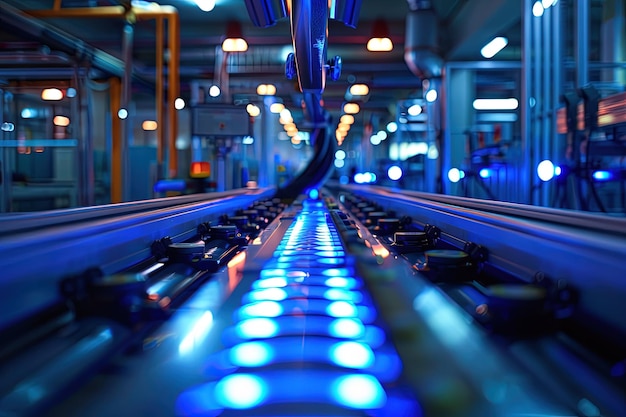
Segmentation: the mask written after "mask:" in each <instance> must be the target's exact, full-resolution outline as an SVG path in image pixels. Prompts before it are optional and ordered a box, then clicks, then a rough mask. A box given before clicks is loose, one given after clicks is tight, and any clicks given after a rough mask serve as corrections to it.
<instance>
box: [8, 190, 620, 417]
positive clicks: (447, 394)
mask: <svg viewBox="0 0 626 417" xmlns="http://www.w3.org/2000/svg"><path fill="white" fill-rule="evenodd" d="M360 194H361V192H360V191H359V190H354V189H353V190H349V192H348V193H346V192H345V191H336V192H334V194H331V193H325V194H324V198H322V199H318V198H304V197H299V198H298V199H296V200H295V201H293V202H291V204H290V205H289V206H286V205H281V208H280V210H274V211H270V210H269V208H270V207H275V206H276V205H277V204H279V203H278V202H277V201H274V202H273V203H272V200H265V201H263V200H262V199H263V198H265V197H266V196H265V195H263V194H261V197H259V198H258V199H257V198H254V203H253V201H249V202H246V203H243V200H242V204H239V210H238V212H237V213H235V214H234V215H233V212H234V210H233V208H234V206H226V207H222V210H221V211H220V212H219V214H217V212H215V213H213V214H211V215H209V216H208V217H211V219H210V221H207V216H205V217H204V218H203V219H199V220H195V222H194V221H190V222H191V223H193V224H194V227H192V228H191V231H187V232H177V233H176V234H173V236H174V238H173V239H172V237H168V238H166V236H167V235H168V234H156V233H150V234H149V235H150V239H144V241H145V240H149V242H147V243H145V246H146V248H144V249H143V253H145V252H146V251H148V252H151V254H152V255H153V256H151V257H150V256H143V257H142V258H141V259H140V261H138V262H128V261H127V266H126V267H125V268H121V269H120V270H117V271H115V270H113V271H100V274H96V275H94V276H91V277H90V278H88V279H87V278H85V276H82V277H81V279H78V278H76V274H65V275H63V274H61V275H63V278H62V279H60V281H57V280H52V281H54V282H55V283H56V284H58V283H59V282H63V283H66V284H67V277H68V276H72V277H73V278H72V281H70V282H71V283H73V284H75V285H73V286H71V287H72V288H75V287H77V286H78V287H80V285H79V284H81V285H87V286H88V287H89V291H86V294H79V293H76V292H74V293H71V294H70V295H68V293H67V292H66V293H65V296H67V297H68V299H69V300H71V301H72V302H73V304H72V305H73V311H72V312H71V313H69V314H70V315H71V316H72V317H69V318H66V319H65V326H67V325H70V326H78V324H77V323H83V324H85V325H87V324H88V323H90V324H89V326H95V327H94V328H95V329H96V330H94V331H92V332H91V333H89V332H88V330H85V329H86V328H82V327H81V329H80V330H77V333H76V334H77V335H76V336H75V337H74V339H73V341H71V342H67V343H66V344H65V345H63V344H62V343H61V342H59V341H58V340H57V345H58V346H67V347H66V348H62V347H58V348H57V352H56V353H57V355H52V354H51V352H49V353H48V354H49V356H50V358H51V359H50V362H46V361H45V360H41V361H42V363H48V366H44V367H43V368H42V369H40V370H39V372H37V371H35V370H32V369H31V370H30V371H29V372H26V371H25V370H24V369H23V368H20V366H17V370H16V365H12V366H13V368H11V367H10V366H8V365H7V364H9V362H13V361H12V359H13V358H16V357H19V358H21V357H23V356H24V355H17V354H16V353H15V352H9V353H7V354H6V355H5V356H4V360H3V362H2V364H3V368H2V369H3V370H2V381H3V384H2V386H1V387H0V388H2V390H3V394H2V399H1V400H0V410H2V412H4V413H5V414H7V415H12V414H11V413H13V415H42V414H45V415H50V416H57V415H58V416H61V415H63V416H68V415H90V416H92V415H93V416H98V415H103V416H104V415H148V414H149V415H164V416H166V415H225V416H228V415H242V416H252V415H259V416H261V415H337V416H339V415H341V416H343V415H347V416H350V415H370V416H387V415H393V416H398V415H406V416H420V415H425V416H431V415H436V416H474V415H476V416H478V415H481V416H489V415H492V416H508V415H511V416H514V415H515V416H519V415H555V416H556V415H558V416H565V415H594V414H593V412H594V410H596V409H597V410H599V412H601V414H597V415H607V416H611V415H616V416H619V415H621V414H620V411H621V410H622V409H623V407H624V400H623V396H620V393H621V392H623V391H622V390H623V389H624V375H623V372H622V374H619V363H620V360H622V361H623V359H624V358H623V356H622V357H620V356H619V355H620V354H619V348H620V347H621V346H620V342H619V339H615V340H616V346H615V347H616V348H617V349H606V350H603V349H601V348H599V347H598V346H594V344H593V343H591V344H590V345H586V344H584V343H582V342H580V341H579V340H578V339H577V337H578V336H580V334H581V333H584V332H583V331H581V330H579V329H578V328H577V327H574V326H573V325H572V320H571V319H570V317H572V316H573V317H577V315H580V314H583V313H584V314H587V315H589V316H592V317H595V319H594V322H595V320H598V321H601V322H602V323H605V322H606V320H604V317H603V314H608V315H610V314H611V313H615V311H611V310H610V309H609V311H608V312H606V311H604V310H603V311H599V310H602V309H596V308H595V306H594V303H593V302H592V301H589V300H583V302H581V301H579V299H580V298H581V297H580V296H579V295H578V293H577V291H576V289H577V288H578V282H577V281H576V279H573V280H572V279H570V280H568V285H565V286H563V281H560V282H561V284H560V285H561V287H559V285H557V286H555V287H553V286H552V285H551V283H552V282H553V276H552V271H551V270H549V269H547V270H546V271H545V275H544V281H543V282H538V281H537V282H534V281H532V282H531V280H529V279H528V276H527V275H526V274H525V273H524V272H525V269H524V267H523V265H522V266H520V265H519V264H518V261H517V260H515V259H512V257H510V256H507V253H506V251H507V250H508V249H507V248H505V249H500V248H498V247H496V246H494V245H493V244H492V243H491V240H490V239H496V238H497V236H494V235H492V236H491V237H490V238H487V239H485V240H480V239H475V236H474V235H473V233H474V231H475V230H477V229H478V230H479V229H480V228H478V227H467V228H466V229H464V230H465V232H464V233H458V232H457V231H458V229H460V228H461V226H460V223H461V221H460V220H458V219H456V220H452V221H450V223H445V221H444V220H443V218H439V217H437V216H429V217H428V220H429V222H428V224H426V222H422V219H421V217H420V216H422V212H421V211H420V210H418V209H417V208H416V207H415V206H413V205H412V204H413V203H410V202H409V197H407V196H403V197H402V198H399V197H398V195H397V194H396V195H395V197H394V199H393V200H395V203H393V204H390V200H391V199H387V198H386V197H385V196H384V193H383V192H381V191H379V192H378V193H374V194H378V198H379V202H375V201H373V198H374V197H376V195H372V194H370V195H367V192H363V193H362V195H360ZM405 197H406V200H404V201H402V199H403V198H405ZM394 204H395V207H394V206H393V205H394ZM246 206H249V208H248V210H247V213H246V214H245V215H244V214H243V213H244V211H246V210H241V208H242V207H246ZM254 206H256V209H254V208H253V207H254ZM403 210H404V211H406V213H403V212H402V211H403ZM440 210H441V208H440ZM450 210H451V211H454V209H450ZM462 212H463V209H458V210H457V214H458V216H457V217H461V213H462ZM226 213H228V214H229V215H225V214H226ZM260 213H261V214H260ZM270 213H273V214H272V215H270ZM377 213H378V214H377ZM380 213H386V215H382V214H380ZM409 215H411V216H412V217H411V216H409ZM448 216H450V213H448ZM477 216H478V214H476V213H473V214H472V215H470V216H467V217H468V218H469V219H468V220H466V221H468V222H474V223H476V222H477V219H478V217H477ZM451 217H453V216H451ZM472 217H473V218H472ZM493 217H494V215H493V214H486V215H485V218H487V219H489V218H491V219H492V220H493ZM244 218H245V219H244ZM454 218H456V217H454ZM247 219H250V222H248V221H247ZM244 220H245V221H244ZM396 220H397V221H396ZM518 221H519V219H518ZM524 221H527V220H524ZM186 222H187V221H186V220H184V221H183V222H182V223H186ZM255 222H256V223H255ZM217 223H221V224H220V225H219V226H218V225H217ZM236 223H238V226H237V230H238V232H237V233H236V234H232V233H231V232H230V230H232V228H231V227H230V225H235V224H236ZM121 224H124V223H123V222H122V223H121ZM255 225H256V226H255ZM466 226H467V224H466ZM138 227H141V226H138ZM181 227H183V229H186V230H188V229H189V225H184V226H181ZM211 227H213V229H214V231H213V233H211ZM521 227H522V226H521V225H519V224H518V225H517V226H516V227H512V228H510V229H509V230H508V233H509V234H511V235H513V234H514V233H515V232H516V230H517V232H519V230H520V229H521ZM516 228H517V229H516ZM502 233H504V232H502ZM563 233H565V231H563ZM568 233H573V232H572V231H571V230H570V231H569V232H568ZM604 238H605V241H606V239H609V241H610V238H609V237H607V236H606V235H605V236H604ZM168 239H169V240H168ZM522 242H523V241H522ZM518 244H519V245H524V243H521V244H520V243H518ZM229 245H230V246H229ZM226 246H228V247H229V248H235V249H234V250H232V252H230V253H229V255H228V256H227V257H226V258H225V259H224V260H223V262H222V263H220V264H217V265H211V266H210V267H208V266H207V265H208V263H207V262H205V261H204V259H205V258H204V256H206V255H207V254H209V253H216V250H214V248H222V249H224V248H225V247H226ZM544 247H550V244H549V243H545V244H544ZM615 247H617V248H619V245H617V244H616V245H615ZM147 248H151V249H147ZM118 250H119V249H118ZM616 250H617V249H616ZM109 251H111V252H113V251H114V249H113V247H111V249H109ZM190 253H191V254H192V255H191V256H189V254H190ZM194 253H195V254H197V253H200V254H202V259H196V258H194V256H195V255H193V254H194ZM520 253H521V254H522V255H524V256H523V257H522V258H523V259H524V261H532V262H539V260H538V259H535V258H531V257H530V256H529V255H528V254H524V250H520ZM509 255H510V253H509ZM505 258H506V259H505ZM610 258H611V257H607V259H610ZM194 259H196V260H194ZM503 260H506V262H504V261H503ZM202 262H204V263H202ZM521 263H522V264H523V263H524V262H521ZM554 263H555V264H558V263H559V262H558V261H555V262H554ZM198 265H201V266H200V267H198ZM611 265H612V264H611V263H607V264H606V267H607V268H608V269H606V271H608V272H609V273H611V269H610V268H612V266H611ZM561 278H562V277H561ZM611 278H612V277H609V278H607V280H609V279H611ZM85 280H86V281H85ZM557 281H558V280H554V282H557ZM511 288H515V290H514V291H516V292H515V295H514V296H511V293H510V291H511ZM570 290H571V291H570ZM617 290H619V287H618V289H617ZM507 291H508V292H507ZM533 291H534V292H533ZM553 293H554V294H558V296H559V297H563V296H564V294H565V295H568V296H570V295H571V297H572V298H571V300H570V299H563V298H557V300H558V301H559V302H558V303H557V302H556V301H555V299H554V298H552V294H553ZM537 294H540V295H537ZM547 294H550V296H548V295H547ZM506 296H508V298H507V297H506ZM521 299H525V301H529V300H530V301H531V302H530V303H527V302H525V301H520V300H521ZM537 299H539V302H537ZM533 301H534V304H533ZM548 301H549V302H548ZM538 305H539V307H538ZM528 306H530V308H529V307H528ZM617 313H619V311H617ZM601 319H602V320H601ZM94 323H95V324H94ZM543 323H547V325H543ZM617 324H619V320H617ZM98 326H100V327H98ZM607 326H608V327H607V328H611V329H616V332H617V334H621V333H620V332H621V331H622V329H620V327H619V325H615V323H612V322H611V320H608V324H607ZM9 327H10V326H9V325H7V326H6V328H9ZM33 327H36V326H34V325H33ZM570 327H572V328H571V329H570ZM583 327H584V328H585V329H586V327H585V326H583ZM64 328H67V327H64ZM97 329H100V332H99V333H98V331H97ZM585 331H586V330H585ZM83 332H87V333H83ZM94 332H95V333H94ZM48 333H49V334H50V333H52V334H54V333H53V332H52V331H49V332H48ZM5 334H7V332H6V330H5V332H4V333H3V335H5ZM85 334H91V335H92V336H84V335H85ZM58 336H59V335H58V334H54V337H53V338H49V337H48V338H43V337H39V338H36V337H32V338H31V339H32V340H31V342H30V343H24V346H29V349H33V352H37V351H41V350H42V347H41V346H42V343H43V344H45V343H54V340H55V338H58ZM605 337H607V336H606V335H605ZM608 339H609V340H610V339H611V336H610V335H609V336H608ZM35 340H39V342H37V343H35ZM51 340H52V341H51ZM76 340H78V343H77V342H76ZM111 340H115V343H111V342H110V341H111ZM89 341H92V344H91V345H90V344H89V343H88V342H89ZM103 343H104V345H103ZM107 343H111V345H106V344H107ZM85 345H87V346H92V347H93V346H105V349H103V351H106V353H102V354H99V353H98V352H95V353H96V354H95V355H92V356H91V362H89V361H85V362H87V363H84V365H85V368H87V369H84V370H83V371H80V372H79V371H76V373H75V375H68V377H67V379H68V381H66V382H67V383H66V384H65V388H64V389H63V390H58V392H54V393H53V394H54V395H52V396H50V398H48V399H47V400H46V401H43V402H42V403H41V404H37V403H36V401H34V400H33V398H34V397H33V395H34V393H36V392H38V391H37V390H38V389H39V391H41V390H42V389H43V388H44V387H45V382H46V380H45V378H44V377H43V376H42V374H44V376H45V375H46V372H48V374H47V375H54V372H55V371H54V369H50V370H48V368H54V367H57V368H58V367H59V366H62V365H64V364H66V363H69V362H64V361H63V358H64V357H72V358H74V361H75V362H73V363H72V365H76V366H77V369H78V368H80V366H79V365H78V363H80V362H81V360H80V358H86V356H81V354H80V353H81V352H84V349H83V350H81V349H80V346H85ZM72 349H74V350H72ZM94 349H95V348H92V351H95V350H97V349H95V350H94ZM76 352H79V354H76ZM616 352H617V353H616ZM70 353H71V355H70ZM33 354H34V355H35V356H37V353H33ZM26 357H28V356H26ZM7 358H8V359H11V360H7ZM22 363H23V362H22ZM607 366H608V370H607V369H605V368H606V367H607ZM57 372H58V371H57ZM9 374H11V375H16V374H19V375H21V379H20V378H17V377H12V378H7V377H6V375H9ZM582 375H584V376H585V378H586V380H587V381H588V382H589V383H590V384H591V382H593V385H594V386H597V388H593V387H589V386H587V387H585V386H584V385H589V384H585V383H583V384H580V383H578V384H577V383H576V382H575V381H572V380H571V379H575V378H577V377H579V376H582ZM70 379H73V380H74V381H73V382H70V381H69V380H70ZM42 381H43V382H42ZM76 381H81V383H80V384H77V383H76ZM48 382H49V381H48ZM61 385H63V384H61ZM581 385H583V387H581ZM29 401H30V402H29Z"/></svg>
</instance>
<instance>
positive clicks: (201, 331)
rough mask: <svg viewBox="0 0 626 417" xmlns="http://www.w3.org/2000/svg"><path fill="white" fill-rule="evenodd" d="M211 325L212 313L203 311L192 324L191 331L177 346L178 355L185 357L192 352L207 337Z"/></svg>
mask: <svg viewBox="0 0 626 417" xmlns="http://www.w3.org/2000/svg"><path fill="white" fill-rule="evenodd" d="M212 324H213V313H211V312H210V311H205V312H204V313H203V314H202V316H200V317H199V318H198V320H197V321H196V322H195V323H194V325H193V326H192V328H191V331H189V333H187V335H186V336H185V337H184V338H183V340H182V341H181V342H180V344H179V345H178V353H180V354H181V355H185V354H188V353H190V352H191V351H193V350H194V348H196V347H198V345H200V344H201V343H202V342H203V341H204V339H205V338H206V336H207V335H208V333H209V330H210V329H211V325H212Z"/></svg>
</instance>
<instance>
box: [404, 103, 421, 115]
mask: <svg viewBox="0 0 626 417" xmlns="http://www.w3.org/2000/svg"><path fill="white" fill-rule="evenodd" d="M407 113H408V114H409V116H417V115H419V114H420V113H422V106H420V105H419V104H414V105H412V106H411V107H409V108H408V109H407Z"/></svg>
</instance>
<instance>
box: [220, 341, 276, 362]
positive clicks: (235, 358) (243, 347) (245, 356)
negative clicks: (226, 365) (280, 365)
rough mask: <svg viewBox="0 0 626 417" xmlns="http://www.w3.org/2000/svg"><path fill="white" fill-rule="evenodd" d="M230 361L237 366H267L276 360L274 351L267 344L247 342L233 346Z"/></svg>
mask: <svg viewBox="0 0 626 417" xmlns="http://www.w3.org/2000/svg"><path fill="white" fill-rule="evenodd" d="M229 356H230V361H231V363H232V364H233V365H236V366H248V367H258V366H265V365H267V364H268V363H270V361H271V360H272V359H273V358H274V350H273V349H272V347H271V346H270V345H269V344H267V343H265V342H246V343H241V344H238V345H236V346H233V347H232V348H231V349H230V352H229Z"/></svg>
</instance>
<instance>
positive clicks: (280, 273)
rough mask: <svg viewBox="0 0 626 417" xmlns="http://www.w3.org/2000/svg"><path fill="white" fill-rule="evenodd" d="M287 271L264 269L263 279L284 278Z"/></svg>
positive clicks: (262, 272)
mask: <svg viewBox="0 0 626 417" xmlns="http://www.w3.org/2000/svg"><path fill="white" fill-rule="evenodd" d="M284 276H285V270H284V269H283V268H274V269H264V270H262V271H261V278H266V277H284Z"/></svg>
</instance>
